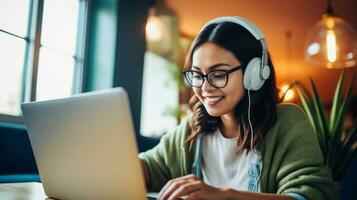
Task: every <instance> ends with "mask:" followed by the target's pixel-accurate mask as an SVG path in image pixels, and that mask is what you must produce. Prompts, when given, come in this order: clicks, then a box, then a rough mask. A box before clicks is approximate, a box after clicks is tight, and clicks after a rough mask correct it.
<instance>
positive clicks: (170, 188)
mask: <svg viewBox="0 0 357 200" xmlns="http://www.w3.org/2000/svg"><path fill="white" fill-rule="evenodd" d="M196 180H199V179H198V178H197V177H196V176H194V175H193V174H190V175H187V176H183V177H178V178H175V179H172V180H170V181H169V182H167V183H166V185H165V186H164V187H163V188H162V189H161V191H160V193H159V197H158V199H167V198H168V197H169V196H170V195H171V194H172V193H173V192H174V191H175V190H176V189H177V188H179V187H180V186H181V185H182V184H184V183H187V182H193V181H196Z"/></svg>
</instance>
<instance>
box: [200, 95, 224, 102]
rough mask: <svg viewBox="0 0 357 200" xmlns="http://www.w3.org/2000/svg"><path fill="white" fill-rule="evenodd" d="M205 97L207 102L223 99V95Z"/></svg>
mask: <svg viewBox="0 0 357 200" xmlns="http://www.w3.org/2000/svg"><path fill="white" fill-rule="evenodd" d="M204 99H205V101H206V102H207V103H214V102H217V101H219V100H221V99H223V96H221V97H205V98H204Z"/></svg>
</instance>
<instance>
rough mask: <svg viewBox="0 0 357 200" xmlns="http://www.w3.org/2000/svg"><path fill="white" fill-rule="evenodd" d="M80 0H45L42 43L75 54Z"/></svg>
mask: <svg viewBox="0 0 357 200" xmlns="http://www.w3.org/2000/svg"><path fill="white" fill-rule="evenodd" d="M78 6H79V1H78V0H60V1H59V0H45V1H44V8H43V22H42V36H41V44H42V45H44V46H46V47H49V48H52V49H56V50H59V51H63V52H66V53H68V54H70V55H74V53H75V48H76V37H77V21H78V11H79V8H78Z"/></svg>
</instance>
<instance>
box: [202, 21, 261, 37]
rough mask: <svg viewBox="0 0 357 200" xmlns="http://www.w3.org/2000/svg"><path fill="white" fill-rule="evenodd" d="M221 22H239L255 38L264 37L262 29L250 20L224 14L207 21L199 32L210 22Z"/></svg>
mask: <svg viewBox="0 0 357 200" xmlns="http://www.w3.org/2000/svg"><path fill="white" fill-rule="evenodd" d="M223 22H232V23H235V24H239V25H241V26H243V27H244V28H245V29H247V30H248V31H249V32H250V33H251V34H252V35H253V36H254V37H255V38H256V39H257V40H262V39H264V38H265V37H264V34H263V32H262V31H260V30H259V28H258V27H257V26H255V25H254V24H253V23H252V22H250V21H248V20H246V19H244V18H242V17H238V16H225V17H218V18H215V19H212V20H210V21H208V22H207V23H206V24H205V25H204V26H203V27H202V29H201V30H200V32H201V31H202V30H203V29H204V28H206V27H207V26H209V25H211V24H218V23H223Z"/></svg>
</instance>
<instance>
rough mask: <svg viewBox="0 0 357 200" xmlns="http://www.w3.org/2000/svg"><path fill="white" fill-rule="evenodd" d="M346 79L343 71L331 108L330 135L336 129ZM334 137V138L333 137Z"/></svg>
mask: <svg viewBox="0 0 357 200" xmlns="http://www.w3.org/2000/svg"><path fill="white" fill-rule="evenodd" d="M344 77H345V72H344V71H343V72H342V73H341V75H340V78H339V79H338V83H337V86H336V90H335V95H334V97H333V102H332V108H331V116H330V133H332V134H333V132H332V129H333V128H334V125H335V124H336V123H335V121H336V118H337V113H338V108H339V107H340V102H341V88H342V83H343V80H344ZM331 137H333V136H331Z"/></svg>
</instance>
